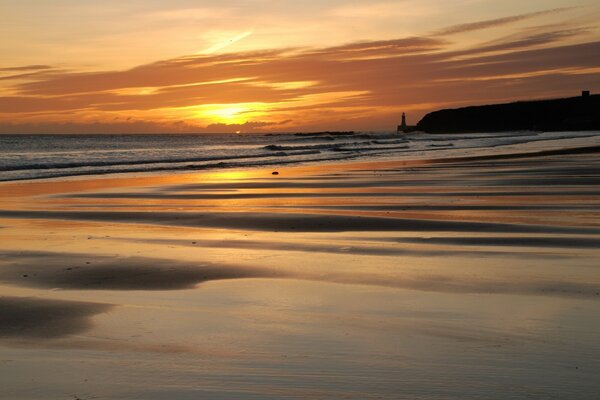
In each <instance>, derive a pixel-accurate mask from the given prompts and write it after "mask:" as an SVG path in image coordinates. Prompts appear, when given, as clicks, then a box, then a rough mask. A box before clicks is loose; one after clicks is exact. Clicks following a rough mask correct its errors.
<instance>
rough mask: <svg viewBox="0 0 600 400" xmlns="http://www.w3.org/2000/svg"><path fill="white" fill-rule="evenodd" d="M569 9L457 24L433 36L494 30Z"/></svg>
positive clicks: (556, 9) (555, 9) (568, 8)
mask: <svg viewBox="0 0 600 400" xmlns="http://www.w3.org/2000/svg"><path fill="white" fill-rule="evenodd" d="M570 9H572V7H565V8H554V9H551V10H544V11H538V12H533V13H528V14H521V15H512V16H510V17H504V18H495V19H488V20H485V21H477V22H470V23H465V24H459V25H454V26H450V27H448V28H444V29H442V30H439V31H437V32H436V33H435V35H440V36H444V35H455V34H457V33H465V32H472V31H478V30H482V29H488V28H496V27H499V26H504V25H510V24H514V23H516V22H521V21H524V20H527V19H532V18H536V17H541V16H545V15H548V14H554V13H560V12H564V11H567V10H570Z"/></svg>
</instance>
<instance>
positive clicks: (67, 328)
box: [0, 296, 112, 339]
mask: <svg viewBox="0 0 600 400" xmlns="http://www.w3.org/2000/svg"><path fill="white" fill-rule="evenodd" d="M111 307H112V306H111V305H110V304H98V303H84V302H74V301H60V300H47V299H40V298H30V297H4V296H3V297H0V338H30V339H31V338H36V339H53V338H60V337H63V336H68V335H74V334H77V333H82V332H85V331H87V330H89V329H90V328H91V327H92V322H91V318H92V317H93V316H94V315H96V314H100V313H103V312H106V311H108V310H110V309H111Z"/></svg>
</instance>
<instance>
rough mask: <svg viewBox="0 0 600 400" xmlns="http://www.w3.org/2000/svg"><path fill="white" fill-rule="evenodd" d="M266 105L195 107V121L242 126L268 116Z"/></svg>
mask: <svg viewBox="0 0 600 400" xmlns="http://www.w3.org/2000/svg"><path fill="white" fill-rule="evenodd" d="M266 110H267V105H266V104H264V103H237V104H204V105H201V106H197V107H193V111H192V116H193V118H194V119H198V120H202V121H208V122H209V123H213V124H227V125H240V124H244V123H246V122H250V121H252V120H254V119H257V118H260V117H261V116H265V115H266Z"/></svg>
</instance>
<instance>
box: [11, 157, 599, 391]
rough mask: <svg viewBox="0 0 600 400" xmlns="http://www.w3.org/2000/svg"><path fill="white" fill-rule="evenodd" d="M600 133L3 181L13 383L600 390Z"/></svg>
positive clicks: (17, 386) (34, 387)
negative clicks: (439, 153)
mask: <svg viewBox="0 0 600 400" xmlns="http://www.w3.org/2000/svg"><path fill="white" fill-rule="evenodd" d="M598 154H599V153H598V148H597V146H596V147H588V148H585V149H577V150H572V149H567V150H557V151H546V152H541V153H536V154H525V155H523V154H509V155H501V156H499V155H491V156H490V155H484V156H477V157H454V158H446V159H439V160H436V161H414V162H410V161H402V162H399V161H396V162H394V161H387V162H372V163H353V164H335V165H326V166H323V165H321V166H301V167H287V166H286V167H281V168H276V169H277V171H278V172H279V174H278V175H272V171H273V170H274V169H260V170H259V169H254V170H227V171H221V172H203V173H194V174H191V173H190V174H173V175H165V174H163V175H147V176H128V175H121V176H102V177H91V178H90V177H87V178H63V179H57V180H40V181H27V182H17V183H4V184H1V185H0V293H1V297H0V388H1V389H0V398H2V399H14V400H18V399H42V398H43V399H86V400H87V399H282V398H298V399H300V398H301V399H371V398H373V399H597V398H598V393H599V391H600V381H599V380H598V373H599V371H600V333H599V332H600V250H599V249H600V218H599V217H600V186H599V183H600V176H599V172H598V171H600V157H599V156H598Z"/></svg>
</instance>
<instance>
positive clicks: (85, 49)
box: [0, 0, 600, 133]
mask: <svg viewBox="0 0 600 400" xmlns="http://www.w3.org/2000/svg"><path fill="white" fill-rule="evenodd" d="M81 3H83V4H81ZM91 3H92V2H80V1H74V0H56V1H53V2H44V3H43V4H39V2H37V1H33V0H23V1H20V2H18V3H17V2H8V1H3V0H0V14H1V15H3V16H4V18H3V19H5V20H6V21H7V23H6V24H3V25H2V26H1V27H0V34H1V35H2V37H3V38H10V40H3V42H2V43H1V44H0V51H1V52H2V54H3V57H2V58H1V59H0V133H24V132H26V133H38V132H40V133H46V132H49V133H55V132H56V133H60V132H66V133H73V132H79V133H101V132H107V133H110V132H115V133H120V132H136V133H137V132H140V133H143V132H149V133H154V132H236V131H240V132H268V131H314V130H347V129H350V130H390V129H393V128H394V126H395V125H396V124H397V123H398V120H399V114H400V113H401V112H403V111H405V112H407V114H408V116H409V123H416V122H417V121H418V119H419V118H420V117H421V116H422V115H423V114H424V113H426V112H428V111H430V110H433V109H438V108H443V107H452V106H461V105H466V104H482V103H488V102H503V101H510V100H516V99H528V98H547V97H557V96H570V95H577V94H578V93H579V91H580V90H581V89H589V90H592V91H595V92H598V91H600V34H599V30H598V26H597V22H596V21H597V20H599V19H600V5H599V4H598V3H597V2H595V1H592V2H589V1H560V0H544V1H538V0H531V1H528V2H526V4H522V3H525V2H523V1H513V0H507V1H504V2H497V1H488V0H457V1H456V2H452V4H450V2H448V1H439V0H419V1H415V0H404V1H387V2H376V1H336V0H332V1H328V2H323V1H314V0H307V1H304V2H297V1H278V2H272V1H266V0H245V1H244V0H229V1H219V2H210V1H205V2H198V1H191V0H178V1H169V2H167V1H143V2H142V1H113V0H107V1H104V2H102V3H101V4H100V5H91ZM98 3H100V2H98ZM300 3H302V4H300ZM499 3H501V4H499ZM198 4H202V7H199V6H198Z"/></svg>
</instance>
